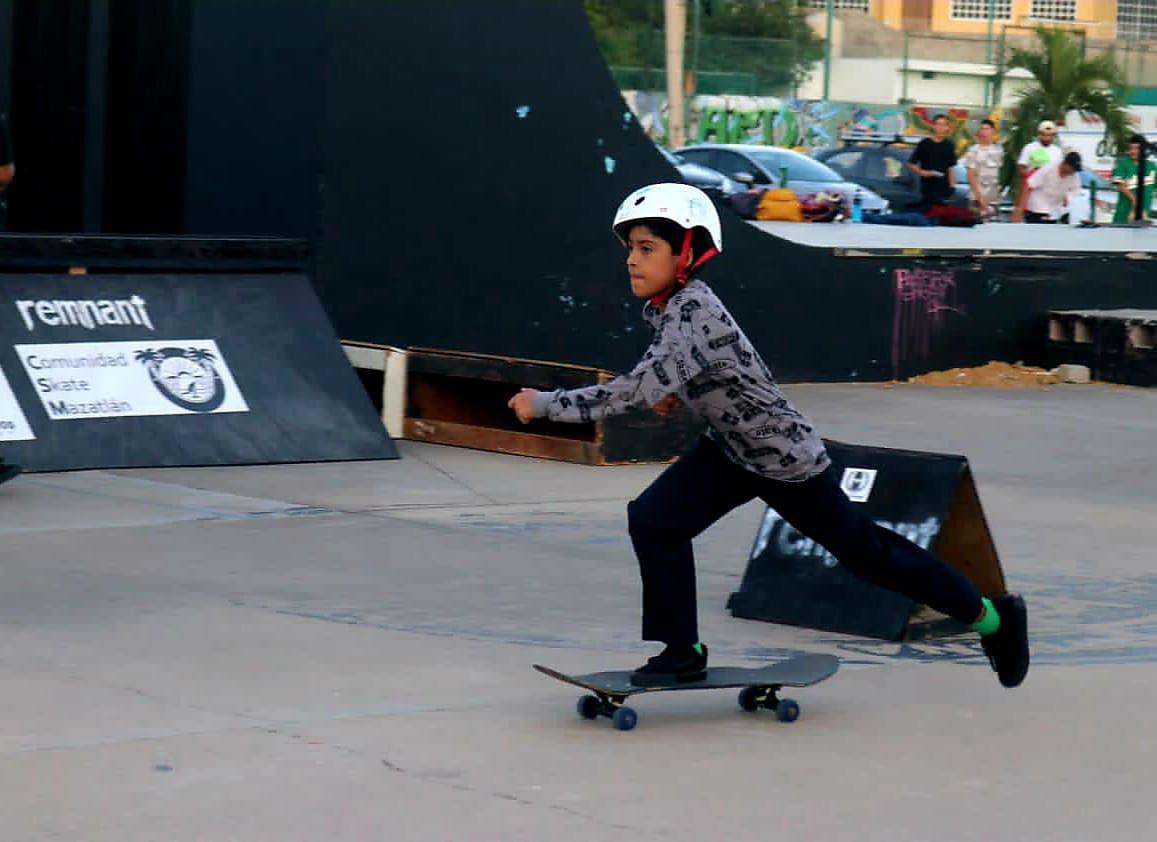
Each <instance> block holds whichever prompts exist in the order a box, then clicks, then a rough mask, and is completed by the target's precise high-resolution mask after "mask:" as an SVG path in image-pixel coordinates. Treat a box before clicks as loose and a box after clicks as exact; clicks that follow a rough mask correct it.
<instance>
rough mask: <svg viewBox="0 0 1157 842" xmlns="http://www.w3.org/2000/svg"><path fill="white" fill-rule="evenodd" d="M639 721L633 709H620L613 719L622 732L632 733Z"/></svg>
mask: <svg viewBox="0 0 1157 842" xmlns="http://www.w3.org/2000/svg"><path fill="white" fill-rule="evenodd" d="M638 721H639V715H638V714H637V713H635V711H634V710H632V709H631V708H619V709H618V710H616V711H615V715H614V716H612V717H611V722H613V723H614V725H615V727H616V728H618V729H619V730H620V731H630V730H631V729H632V728H634V727H635V724H636V723H638Z"/></svg>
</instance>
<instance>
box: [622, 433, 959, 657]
mask: <svg viewBox="0 0 1157 842" xmlns="http://www.w3.org/2000/svg"><path fill="white" fill-rule="evenodd" d="M835 473H836V472H835V471H834V470H832V469H828V470H826V471H824V472H823V473H822V474H820V475H819V476H816V477H813V478H811V479H809V480H806V481H804V482H780V481H777V480H773V479H768V478H767V477H761V476H759V475H757V474H754V473H752V472H751V471H748V470H746V469H744V468H741V467H739V466H738V465H736V464H735V463H734V462H732V461H731V460H730V459H728V458H727V457H726V456H725V455H724V454H723V451H722V450H720V449H719V446H718V445H716V444H715V443H714V442H713V441H711V440H710V439H709V438H707V437H703V438H701V439H700V440H699V442H698V443H697V444H696V445H695V446H694V447H693V448H692V449H691V450H690V451H689V452H688V453H687V454H686V455H685V456H683V457H682V458H681V459H680V460H679V461H678V462H676V463H675V464H673V465H671V467H669V468H667V470H665V471H664V472H663V473H662V474H661V475H660V476H659V477H658V479H656V480H655V481H654V482H653V483H651V485H650V486H649V487H648V488H647V489H646V490H645V491H644V492H643V493H642V494H640V495H639V497H638V499H636V500H632V501H631V502H630V504H629V505H628V506H627V517H628V522H629V528H630V533H631V543H633V544H634V547H635V555H636V556H638V558H639V572H640V573H641V574H642V577H643V639H644V640H659V641H663V642H664V643H675V644H686V643H696V642H698V640H699V621H698V611H697V608H696V602H695V556H694V554H693V552H692V549H691V539H692V538H694V537H695V536H696V535H698V534H699V533H700V532H702V531H703V530H705V529H706V528H707V527H709V526H710V525H711V524H713V523H715V521H717V520H719V519H720V518H721V517H723V516H724V515H725V514H727V513H728V512H730V511H731V510H732V509H734V508H736V507H738V506H741V505H743V504H744V503H747V502H748V501H750V500H753V499H755V498H756V497H758V498H760V499H761V500H763V501H764V502H765V503H767V505H769V506H771V507H772V508H773V509H775V510H776V511H777V512H778V513H779V514H780V515H781V516H782V517H783V519H784V520H786V521H787V522H788V523H790V524H791V525H792V526H794V527H795V528H796V529H798V530H799V531H800V532H802V533H803V534H804V535H806V536H807V537H809V538H811V539H812V540H814V541H815V542H816V543H818V544H820V545H821V546H823V547H824V548H825V549H827V550H828V551H829V552H830V553H831V554H832V555H833V556H835V557H836V559H837V560H838V561H839V562H840V564H842V565H844V567H845V568H847V569H848V570H849V571H851V572H852V573H854V574H855V575H856V576H859V577H860V578H861V579H865V580H867V581H869V582H872V583H874V584H877V585H880V586H881V587H884V588H887V589H889V590H892V591H898V592H899V593H902V594H904V595H906V596H908V597H910V598H912V599H914V600H915V601H916V602H918V603H922V604H924V605H928V606H930V607H932V608H934V609H936V610H937V611H940V612H941V613H943V614H947V615H948V616H949V617H952V618H954V619H956V620H959V621H961V622H963V623H972V622H975V620H976V619H977V618H978V617H979V616H980V609H981V602H980V593H979V592H978V591H977V590H976V587H975V586H974V585H973V584H972V582H970V581H969V580H968V579H967V578H966V577H965V576H964V575H963V574H961V573H959V572H958V571H957V570H955V569H954V568H952V567H950V566H948V565H947V564H945V563H944V562H942V561H941V560H939V559H938V558H936V557H935V556H934V555H932V554H931V553H930V552H928V551H927V550H925V549H923V548H921V547H920V546H918V545H916V544H914V543H912V542H911V541H909V540H908V539H907V538H904V537H902V536H900V535H897V534H896V533H895V532H892V531H891V530H890V529H885V528H884V527H882V526H878V525H877V524H876V523H875V522H874V521H873V520H872V519H871V518H870V517H868V516H867V515H866V514H864V510H863V509H862V508H861V507H860V506H859V505H858V504H856V503H853V502H851V501H850V500H848V498H847V496H846V495H845V494H844V492H843V491H842V490H841V489H840V486H839V480H838V479H837V477H836V476H835Z"/></svg>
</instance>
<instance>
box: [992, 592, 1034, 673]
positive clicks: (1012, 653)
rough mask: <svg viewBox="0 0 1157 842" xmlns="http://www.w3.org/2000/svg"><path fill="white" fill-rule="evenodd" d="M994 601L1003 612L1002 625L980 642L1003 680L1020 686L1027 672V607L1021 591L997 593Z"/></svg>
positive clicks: (994, 604)
mask: <svg viewBox="0 0 1157 842" xmlns="http://www.w3.org/2000/svg"><path fill="white" fill-rule="evenodd" d="M992 604H993V606H995V607H996V613H997V614H999V615H1000V628H999V629H998V630H997V631H996V633H995V634H990V635H986V636H985V637H982V638H980V645H981V646H982V647H984V654H986V655H988V663H990V664H991V665H992V668H993V669H994V670H996V675H997V677H999V678H1000V683H1001V684H1003V685H1004V686H1005V687H1017V686H1019V685H1020V683H1021V682H1022V681H1024V677H1025V676H1026V675H1027V674H1028V662H1029V652H1028V609H1027V608H1025V604H1024V600H1023V599H1021V597H1020V596H1019V595H1018V594H1009V595H1008V596H998V597H996V598H994V599H993V600H992Z"/></svg>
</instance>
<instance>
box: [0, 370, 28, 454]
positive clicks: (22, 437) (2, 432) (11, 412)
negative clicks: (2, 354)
mask: <svg viewBox="0 0 1157 842" xmlns="http://www.w3.org/2000/svg"><path fill="white" fill-rule="evenodd" d="M34 438H36V434H35V433H33V432H32V428H31V427H29V426H28V419H27V418H25V417H24V411H23V410H22V409H21V408H20V404H19V403H17V402H16V395H14V394H12V387H11V386H9V385H8V378H7V377H5V376H4V372H3V371H0V441H29V440H31V439H34Z"/></svg>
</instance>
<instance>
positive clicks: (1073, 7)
mask: <svg viewBox="0 0 1157 842" xmlns="http://www.w3.org/2000/svg"><path fill="white" fill-rule="evenodd" d="M1028 14H1029V17H1031V18H1032V19H1033V20H1061V21H1075V20H1076V19H1077V0H1032V8H1031V9H1030V10H1029V13H1028Z"/></svg>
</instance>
